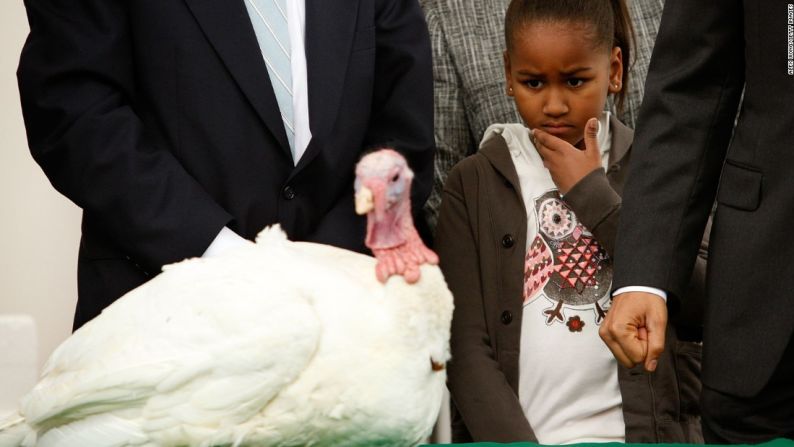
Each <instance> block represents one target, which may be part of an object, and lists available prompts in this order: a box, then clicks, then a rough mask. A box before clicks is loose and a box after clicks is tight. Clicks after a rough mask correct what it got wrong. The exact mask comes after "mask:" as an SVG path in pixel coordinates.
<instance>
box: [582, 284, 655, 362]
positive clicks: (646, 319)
mask: <svg viewBox="0 0 794 447" xmlns="http://www.w3.org/2000/svg"><path fill="white" fill-rule="evenodd" d="M666 327H667V304H666V303H665V302H664V300H663V299H662V298H661V297H660V296H657V295H654V294H652V293H647V292H626V293H621V294H620V295H616V296H615V297H614V298H613V299H612V307H611V308H610V309H609V312H607V317H606V319H605V320H604V322H603V323H602V324H601V328H599V330H598V334H599V335H601V338H602V339H603V340H604V342H605V343H606V344H607V346H608V347H609V349H610V351H612V354H614V356H615V358H616V359H617V360H618V362H620V363H621V364H622V365H623V366H625V367H627V368H631V367H633V366H634V365H638V364H640V363H644V364H645V370H646V371H654V370H655V369H656V364H657V361H658V360H659V356H660V355H662V351H664V336H665V328H666Z"/></svg>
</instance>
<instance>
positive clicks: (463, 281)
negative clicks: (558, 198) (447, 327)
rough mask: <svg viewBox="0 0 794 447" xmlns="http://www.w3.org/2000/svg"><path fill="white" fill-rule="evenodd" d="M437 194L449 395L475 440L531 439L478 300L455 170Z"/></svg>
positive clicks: (471, 241)
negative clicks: (449, 309) (447, 314)
mask: <svg viewBox="0 0 794 447" xmlns="http://www.w3.org/2000/svg"><path fill="white" fill-rule="evenodd" d="M458 167H460V165H458ZM442 197H443V198H442V202H441V211H440V214H439V219H438V227H437V231H436V245H435V248H436V250H437V252H438V255H439V257H440V259H441V269H442V271H443V272H444V278H446V280H447V284H448V285H449V289H450V291H452V294H453V296H454V297H455V311H454V314H453V318H452V339H451V349H452V360H451V362H450V364H449V376H448V381H449V389H450V392H451V394H452V399H453V401H454V402H455V406H456V408H457V409H458V411H459V412H460V414H461V416H462V417H463V421H464V422H465V424H466V428H467V429H468V431H469V433H470V434H471V436H472V438H473V440H474V441H495V442H509V441H528V440H534V439H535V436H534V434H533V432H532V429H531V428H530V427H529V423H528V422H527V420H526V417H525V416H524V412H523V410H522V409H521V405H520V404H519V401H518V397H517V396H516V394H515V393H514V392H513V389H512V388H511V387H510V384H509V383H508V382H507V379H506V378H505V375H504V373H502V370H501V369H500V367H499V364H498V363H497V361H496V359H495V357H494V350H493V348H492V346H491V340H490V338H489V336H488V331H487V328H486V322H485V309H484V304H483V300H484V299H487V298H486V297H483V296H482V287H481V280H480V268H479V262H480V260H479V257H478V251H477V247H476V243H475V241H476V238H475V236H474V234H473V233H472V228H471V226H470V224H469V218H468V211H467V207H466V203H465V200H464V198H463V179H462V177H461V175H460V171H459V169H458V168H453V170H452V171H451V172H450V174H449V177H448V179H447V183H446V186H445V188H444V193H443V196H442ZM490 299H495V297H490Z"/></svg>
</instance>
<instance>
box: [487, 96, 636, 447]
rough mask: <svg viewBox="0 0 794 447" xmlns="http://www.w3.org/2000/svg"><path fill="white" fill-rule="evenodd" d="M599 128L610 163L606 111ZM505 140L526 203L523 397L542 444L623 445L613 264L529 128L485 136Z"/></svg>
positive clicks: (498, 128) (494, 130) (496, 128)
mask: <svg viewBox="0 0 794 447" xmlns="http://www.w3.org/2000/svg"><path fill="white" fill-rule="evenodd" d="M599 122H600V123H601V131H600V132H599V135H598V143H599V148H600V149H601V159H602V163H603V165H604V167H606V165H607V163H608V159H609V149H610V147H611V136H610V133H609V112H605V113H604V114H603V115H602V116H601V117H600V118H599ZM495 134H500V135H502V137H503V138H504V139H505V141H506V142H507V146H508V148H509V150H510V153H511V159H512V160H513V164H514V165H515V168H516V172H517V173H518V178H519V182H520V186H521V193H522V196H523V197H522V198H523V200H524V205H525V207H526V209H527V247H526V249H527V251H526V253H527V254H526V258H525V259H526V263H525V274H524V279H525V285H524V309H523V317H522V324H521V354H520V359H519V385H518V390H519V392H518V397H519V401H520V402H521V406H522V408H523V409H524V414H525V415H526V417H527V420H528V421H529V424H530V426H531V427H532V429H533V430H534V432H535V435H536V436H537V438H538V441H539V442H540V443H541V444H569V443H579V442H623V441H624V440H625V431H626V430H625V424H624V422H623V411H622V398H621V395H620V389H619V387H618V379H617V363H616V361H615V359H614V357H613V356H612V354H611V353H610V352H609V349H607V347H606V345H605V344H604V343H603V342H602V341H601V339H600V338H599V336H598V326H599V324H600V323H601V322H602V321H603V318H604V316H605V312H606V310H607V308H608V306H609V291H610V288H611V285H612V261H611V259H610V258H609V256H608V255H607V253H606V252H605V251H604V250H603V249H602V248H601V247H600V245H599V244H598V242H597V241H596V240H595V238H594V237H593V235H592V233H590V231H589V230H588V229H587V228H585V227H584V225H582V223H580V222H579V221H578V219H577V218H576V215H575V214H574V213H573V211H572V210H571V209H570V208H568V206H567V205H566V204H565V202H563V201H562V199H561V198H560V194H559V192H558V191H557V187H556V186H555V184H554V182H553V181H552V179H551V175H550V174H549V172H548V170H546V168H545V167H544V166H543V161H542V159H541V158H540V155H539V154H538V152H537V150H536V149H535V147H534V146H533V145H532V142H531V141H530V139H529V131H528V129H527V128H526V127H524V126H523V125H521V124H495V125H492V126H490V127H489V128H488V130H486V132H485V136H484V138H483V142H485V141H487V140H488V139H490V138H493V137H494V135H495Z"/></svg>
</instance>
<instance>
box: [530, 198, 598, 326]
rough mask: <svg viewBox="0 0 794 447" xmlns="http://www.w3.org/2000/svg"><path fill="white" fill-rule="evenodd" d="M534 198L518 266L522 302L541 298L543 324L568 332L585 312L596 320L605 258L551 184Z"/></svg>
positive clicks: (592, 238)
mask: <svg viewBox="0 0 794 447" xmlns="http://www.w3.org/2000/svg"><path fill="white" fill-rule="evenodd" d="M534 202H535V203H534V207H535V210H534V211H535V213H536V217H537V219H535V221H536V226H537V228H536V229H535V230H536V233H535V234H536V236H535V237H534V239H533V240H532V242H531V243H530V246H529V248H528V250H527V254H526V262H525V265H524V304H525V305H526V304H528V303H530V302H534V301H535V300H538V299H545V300H547V301H548V302H549V307H548V308H546V309H544V310H543V315H542V317H543V318H545V319H546V324H547V325H552V324H566V325H567V326H568V328H569V330H570V331H571V332H581V330H582V327H583V326H584V325H585V322H584V319H583V317H584V314H585V313H589V312H593V313H594V317H595V318H594V320H595V322H596V324H600V323H601V321H603V319H604V317H605V316H606V311H607V309H608V306H609V301H610V299H609V291H610V288H611V286H612V260H611V258H610V257H609V255H608V254H607V253H606V251H605V250H604V249H603V248H602V247H601V245H600V244H599V243H598V241H596V239H595V237H594V236H593V234H592V233H591V232H590V231H589V230H588V229H587V228H586V227H585V226H584V225H582V223H581V222H579V220H578V219H577V218H576V215H575V214H574V213H573V211H572V210H571V209H570V208H569V207H568V205H566V204H565V202H564V201H563V200H562V199H561V197H560V194H559V192H558V191H557V190H556V189H555V190H551V191H548V192H546V193H544V194H543V195H541V196H540V197H537V198H536V199H535V201H534ZM525 318H526V317H525ZM588 320H590V318H588Z"/></svg>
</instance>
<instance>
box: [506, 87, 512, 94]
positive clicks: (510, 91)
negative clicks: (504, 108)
mask: <svg viewBox="0 0 794 447" xmlns="http://www.w3.org/2000/svg"><path fill="white" fill-rule="evenodd" d="M507 95H508V96H513V87H507Z"/></svg>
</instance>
